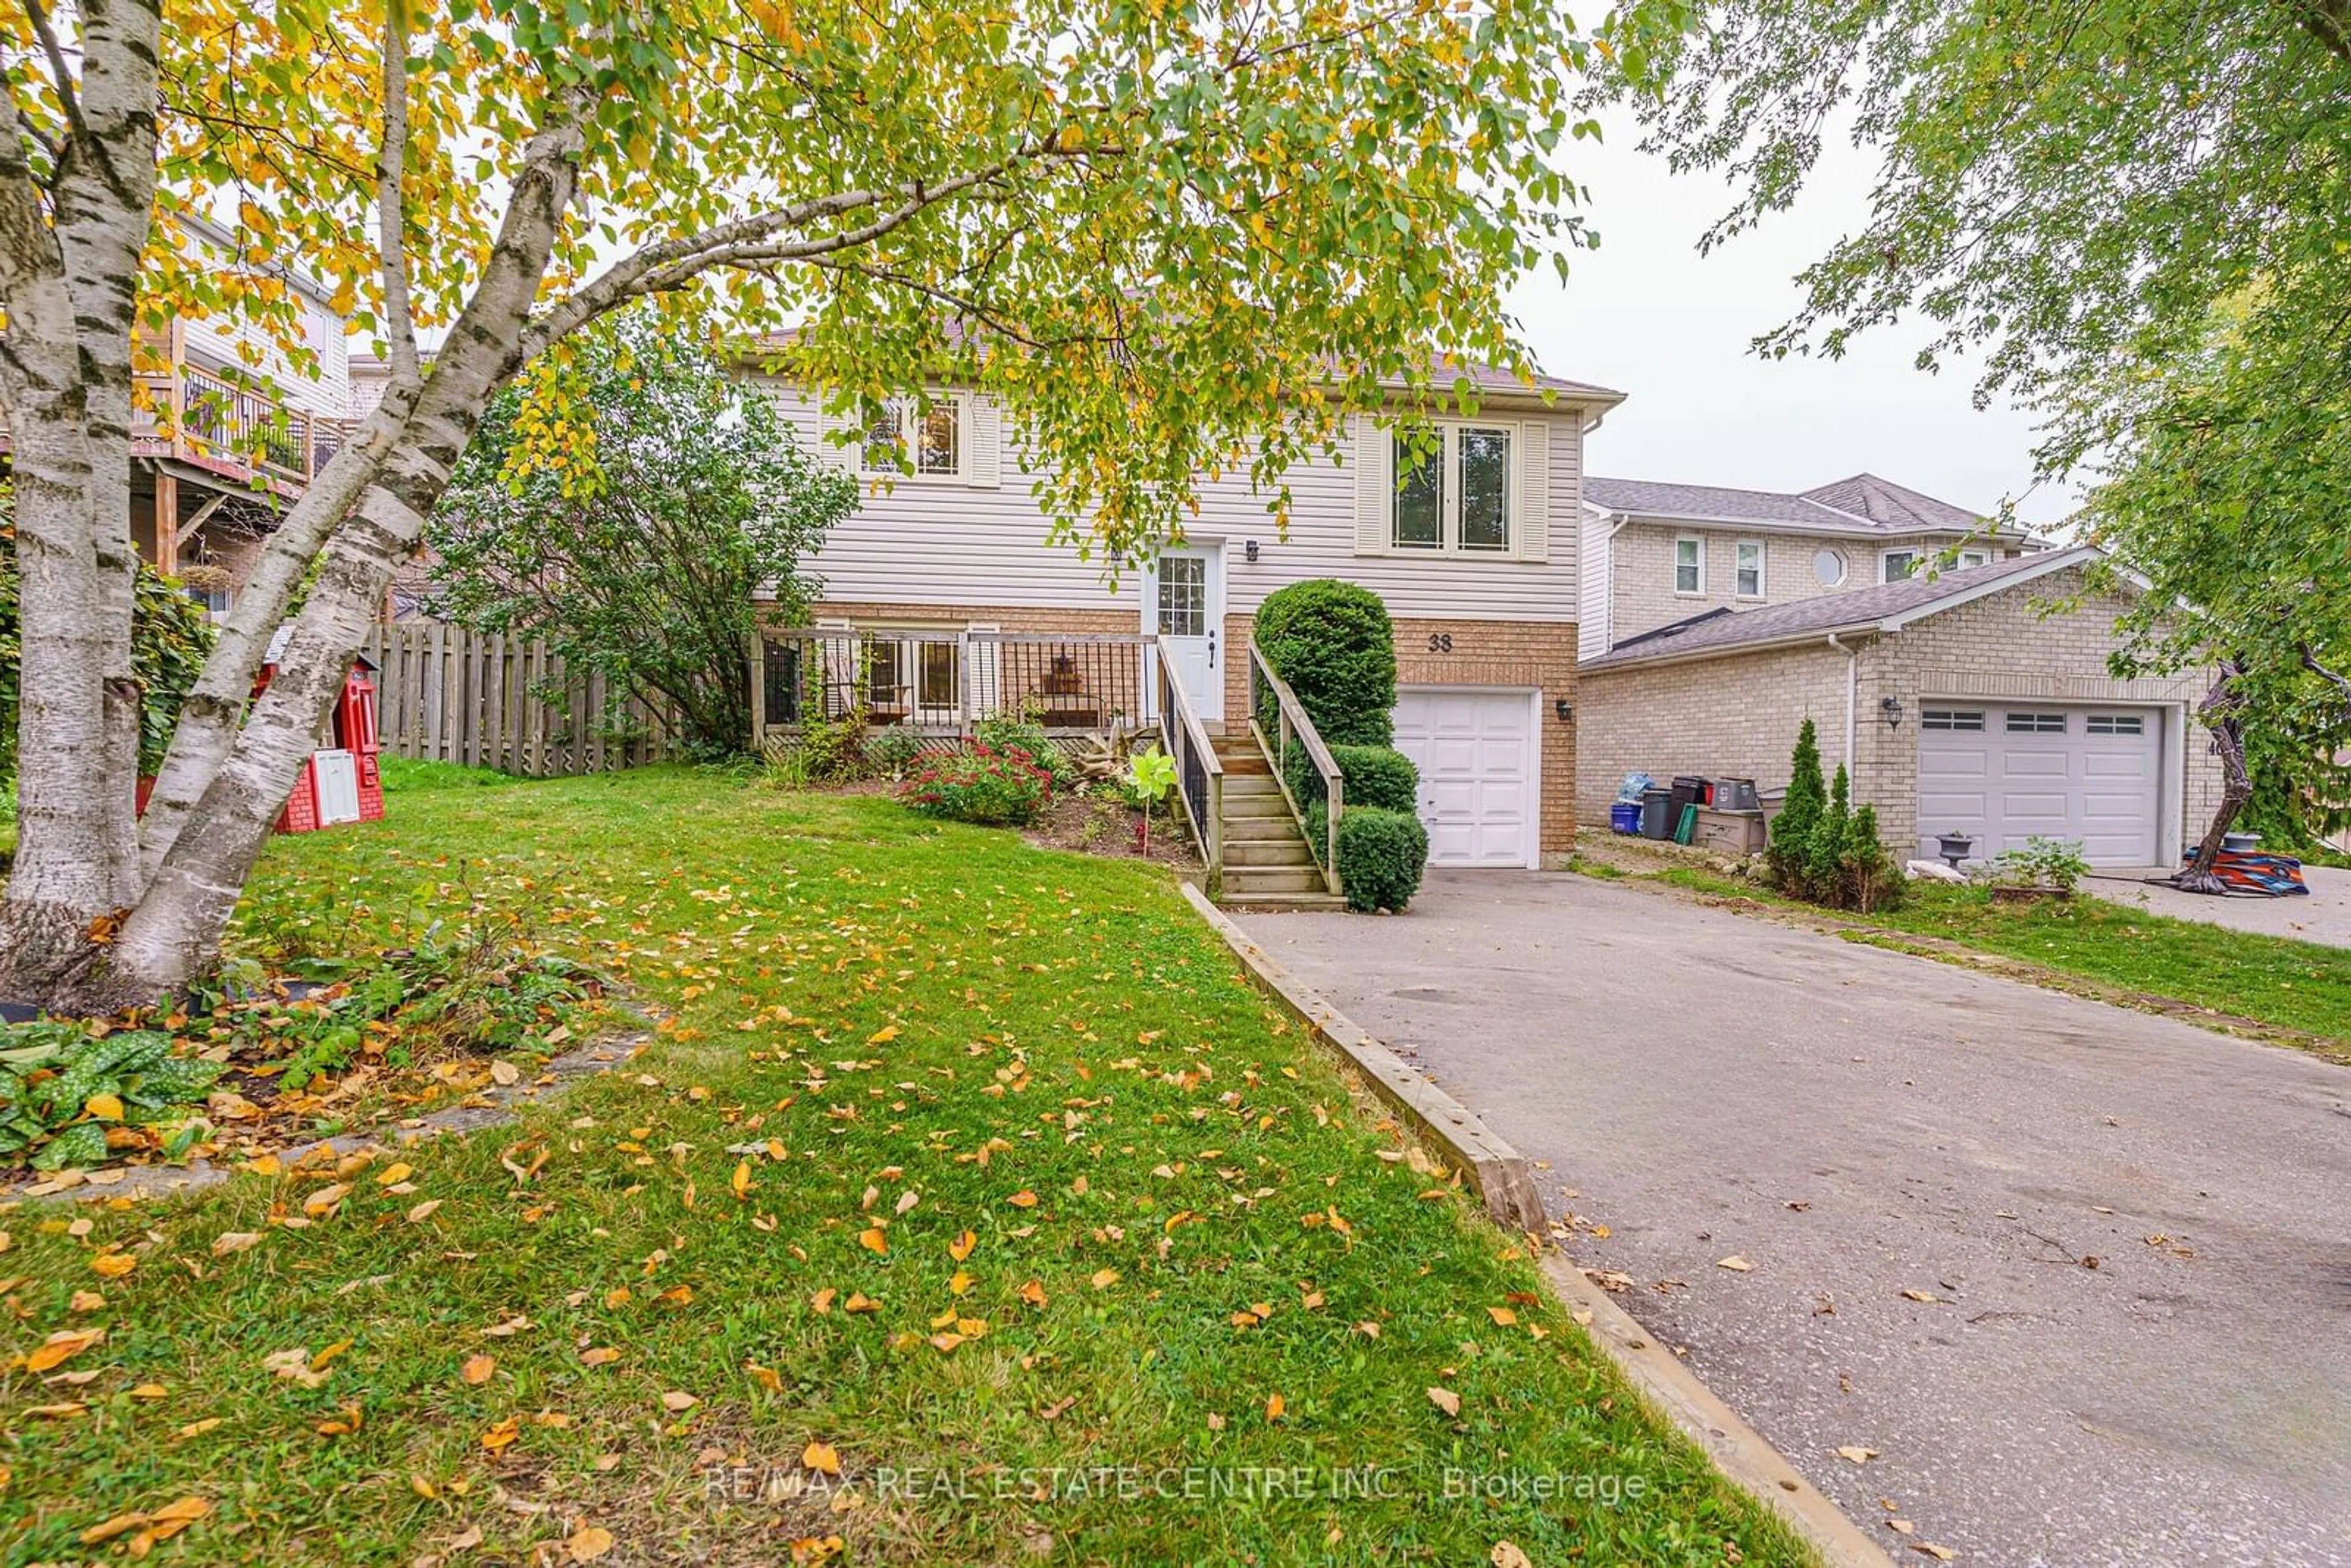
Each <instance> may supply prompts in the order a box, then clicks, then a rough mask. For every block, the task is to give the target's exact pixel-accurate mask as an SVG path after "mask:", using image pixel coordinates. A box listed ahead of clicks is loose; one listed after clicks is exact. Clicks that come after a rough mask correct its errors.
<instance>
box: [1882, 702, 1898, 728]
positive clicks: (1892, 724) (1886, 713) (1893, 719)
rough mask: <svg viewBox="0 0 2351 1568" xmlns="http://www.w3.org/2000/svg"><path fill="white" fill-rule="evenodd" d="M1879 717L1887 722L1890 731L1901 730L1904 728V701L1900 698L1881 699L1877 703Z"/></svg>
mask: <svg viewBox="0 0 2351 1568" xmlns="http://www.w3.org/2000/svg"><path fill="white" fill-rule="evenodd" d="M1877 715H1878V716H1879V717H1880V718H1883V719H1884V720H1885V721H1886V727H1887V728H1888V729H1900V728H1901V727H1902V699H1901V698H1900V697H1881V698H1879V699H1878V703H1877Z"/></svg>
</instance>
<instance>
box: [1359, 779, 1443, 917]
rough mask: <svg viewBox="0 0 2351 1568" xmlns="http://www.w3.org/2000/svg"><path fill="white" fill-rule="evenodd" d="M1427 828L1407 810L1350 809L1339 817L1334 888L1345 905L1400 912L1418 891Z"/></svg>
mask: <svg viewBox="0 0 2351 1568" xmlns="http://www.w3.org/2000/svg"><path fill="white" fill-rule="evenodd" d="M1427 863H1428V830H1427V829H1426V828H1424V827H1422V826H1421V825H1420V819H1419V818H1418V817H1416V816H1414V815H1413V814H1412V813H1411V812H1409V811H1384V810H1380V809H1379V808H1378V807H1376V806H1374V807H1369V808H1364V809H1357V808H1354V807H1350V808H1348V810H1346V811H1345V812H1344V813H1343V815H1342V816H1341V817H1340V818H1339V891H1340V892H1341V893H1343V894H1345V895H1346V898H1347V907H1348V908H1350V909H1354V910H1361V911H1364V913H1367V914H1368V913H1369V912H1371V911H1373V910H1375V909H1395V910H1401V909H1402V908H1404V906H1405V904H1410V903H1411V902H1412V895H1413V894H1416V893H1417V892H1419V891H1420V871H1421V868H1422V867H1423V866H1425V865H1426V864H1427Z"/></svg>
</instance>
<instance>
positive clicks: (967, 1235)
mask: <svg viewBox="0 0 2351 1568" xmlns="http://www.w3.org/2000/svg"><path fill="white" fill-rule="evenodd" d="M978 1245H979V1238H978V1237H977V1236H974V1235H973V1234H972V1233H971V1232H970V1231H968V1230H967V1231H964V1232H963V1233H962V1234H960V1235H958V1236H957V1237H956V1239H954V1240H952V1241H950V1242H948V1243H947V1256H948V1257H950V1258H952V1259H954V1260H956V1262H958V1263H960V1262H962V1261H963V1260H965V1259H967V1258H968V1257H970V1256H971V1249H973V1248H975V1247H977V1246H978Z"/></svg>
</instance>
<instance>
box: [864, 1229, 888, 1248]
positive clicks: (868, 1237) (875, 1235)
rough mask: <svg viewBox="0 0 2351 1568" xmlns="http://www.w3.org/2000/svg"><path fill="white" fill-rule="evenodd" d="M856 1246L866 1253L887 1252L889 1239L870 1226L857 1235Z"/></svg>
mask: <svg viewBox="0 0 2351 1568" xmlns="http://www.w3.org/2000/svg"><path fill="white" fill-rule="evenodd" d="M857 1244H858V1245H859V1246H860V1247H862V1248H864V1249H865V1250H867V1251H868V1252H887V1251H889V1250H890V1239H889V1238H888V1237H887V1236H884V1235H883V1234H882V1232H881V1231H880V1230H879V1229H877V1228H874V1227H872V1226H871V1225H869V1226H867V1227H866V1228H864V1229H862V1230H861V1231H859V1232H858V1233H857Z"/></svg>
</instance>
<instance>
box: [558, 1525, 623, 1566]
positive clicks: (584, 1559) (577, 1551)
mask: <svg viewBox="0 0 2351 1568" xmlns="http://www.w3.org/2000/svg"><path fill="white" fill-rule="evenodd" d="M611 1550H612V1532H611V1531H609V1530H606V1529H605V1528H604V1527H603V1526H602V1525H600V1524H587V1525H582V1526H580V1528H579V1529H578V1530H576V1531H572V1532H571V1536H570V1538H569V1540H567V1541H565V1542H564V1543H563V1554H564V1555H565V1556H566V1557H569V1558H570V1559H571V1561H572V1562H574V1563H593V1562H594V1561H596V1559H597V1558H599V1557H601V1556H603V1555H604V1553H606V1552H610V1551H611Z"/></svg>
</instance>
